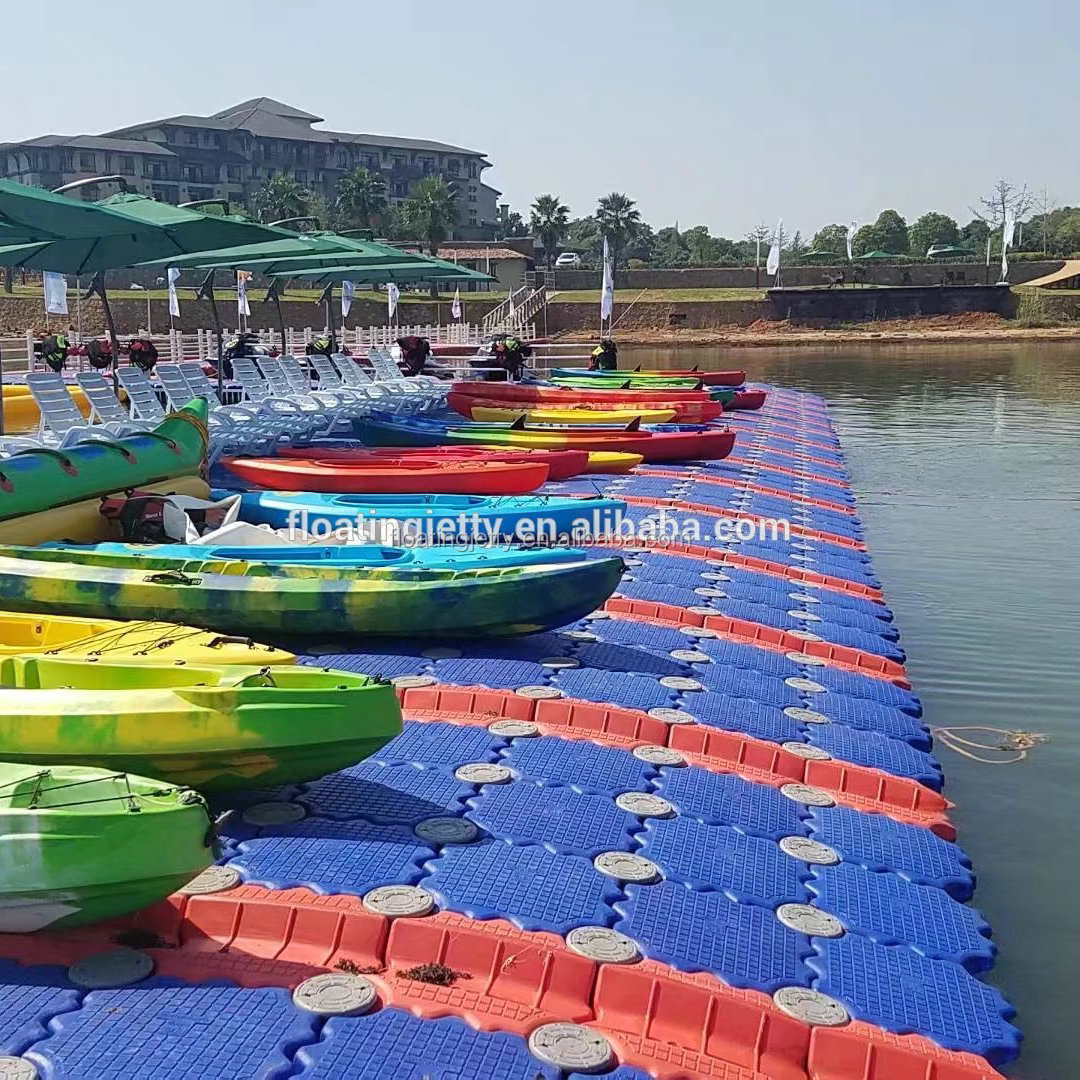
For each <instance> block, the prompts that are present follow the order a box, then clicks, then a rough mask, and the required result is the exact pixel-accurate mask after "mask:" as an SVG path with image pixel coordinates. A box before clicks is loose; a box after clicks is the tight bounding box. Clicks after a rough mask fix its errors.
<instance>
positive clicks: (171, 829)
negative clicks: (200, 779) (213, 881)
mask: <svg viewBox="0 0 1080 1080" xmlns="http://www.w3.org/2000/svg"><path fill="white" fill-rule="evenodd" d="M212 835H213V834H212V829H211V826H210V819H209V817H208V816H207V812H206V803H205V802H204V801H203V798H202V796H201V795H199V794H198V793H197V792H194V791H191V790H190V789H189V788H176V787H169V786H167V785H163V784H162V783H161V782H160V781H158V780H149V779H147V778H146V777H144V776H132V775H129V774H127V773H122V772H106V771H103V770H101V769H87V768H80V767H77V766H49V767H48V768H43V767H42V766H41V765H36V764H25V765H18V764H10V763H8V762H0V865H2V866H3V868H4V870H3V875H2V876H0V931H3V932H5V933H27V932H29V931H33V930H43V929H45V928H46V927H48V928H50V929H59V928H61V927H66V926H81V925H83V924H85V923H92V922H100V921H101V920H103V919H112V918H115V917H116V916H118V915H126V914H127V913H128V912H132V911H138V910H139V909H140V908H144V907H146V906H147V905H148V904H153V903H155V902H156V901H158V900H161V899H163V898H164V897H166V896H168V895H169V894H170V893H173V892H175V891H176V890H177V889H179V888H180V887H181V886H183V885H185V884H187V882H189V881H190V880H191V879H192V878H193V877H195V876H196V874H199V873H201V872H202V871H203V870H205V869H206V867H207V866H209V865H210V864H211V863H212V862H213V861H214V857H215V852H214V850H213V844H212Z"/></svg>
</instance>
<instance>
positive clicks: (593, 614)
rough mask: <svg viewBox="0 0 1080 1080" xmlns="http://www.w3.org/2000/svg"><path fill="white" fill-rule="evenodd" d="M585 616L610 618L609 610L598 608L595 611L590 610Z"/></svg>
mask: <svg viewBox="0 0 1080 1080" xmlns="http://www.w3.org/2000/svg"><path fill="white" fill-rule="evenodd" d="M585 618H586V619H610V618H611V612H610V611H602V610H600V609H597V610H596V611H590V612H589V614H588V615H586V616H585Z"/></svg>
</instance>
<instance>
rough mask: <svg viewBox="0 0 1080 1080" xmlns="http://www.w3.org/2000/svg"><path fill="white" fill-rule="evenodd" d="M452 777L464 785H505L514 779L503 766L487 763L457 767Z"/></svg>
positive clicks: (473, 763)
mask: <svg viewBox="0 0 1080 1080" xmlns="http://www.w3.org/2000/svg"><path fill="white" fill-rule="evenodd" d="M454 775H455V776H456V777H457V778H458V779H459V780H460V781H462V783H465V784H506V783H509V782H510V781H511V780H513V778H514V774H513V773H512V772H511V771H510V770H509V769H508V768H507V767H506V766H505V765H493V764H491V763H490V762H487V761H475V762H471V763H470V764H468V765H459V766H458V767H457V768H456V769H455V770H454Z"/></svg>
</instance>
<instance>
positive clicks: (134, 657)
mask: <svg viewBox="0 0 1080 1080" xmlns="http://www.w3.org/2000/svg"><path fill="white" fill-rule="evenodd" d="M104 546H111V545H104ZM117 546H123V545H117ZM32 653H46V654H48V655H51V656H61V657H73V656H82V657H86V658H92V659H93V660H110V661H111V660H122V661H123V662H124V663H125V664H134V663H139V662H146V661H150V662H152V663H155V664H168V663H173V664H248V665H251V664H257V665H259V666H263V665H266V664H291V663H292V662H293V661H294V660H295V659H296V657H295V656H293V654H292V653H290V652H285V651H284V650H283V649H274V648H272V647H271V646H269V645H259V644H258V643H257V642H254V641H252V640H251V639H250V638H245V637H223V636H222V635H221V634H212V633H207V631H205V630H195V629H193V628H192V627H190V626H176V625H174V624H173V623H162V622H110V621H109V620H108V619H75V618H64V617H62V616H58V615H35V614H27V613H19V612H15V611H0V657H3V656H13V655H27V654H32Z"/></svg>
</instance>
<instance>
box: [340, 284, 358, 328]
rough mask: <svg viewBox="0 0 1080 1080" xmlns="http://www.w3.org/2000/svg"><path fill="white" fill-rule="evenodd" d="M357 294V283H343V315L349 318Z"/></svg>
mask: <svg viewBox="0 0 1080 1080" xmlns="http://www.w3.org/2000/svg"><path fill="white" fill-rule="evenodd" d="M355 294H356V285H355V283H353V282H351V281H343V282H342V283H341V317H342V318H343V319H344V318H347V317H348V314H349V311H350V309H351V308H352V302H353V296H354V295H355Z"/></svg>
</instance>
